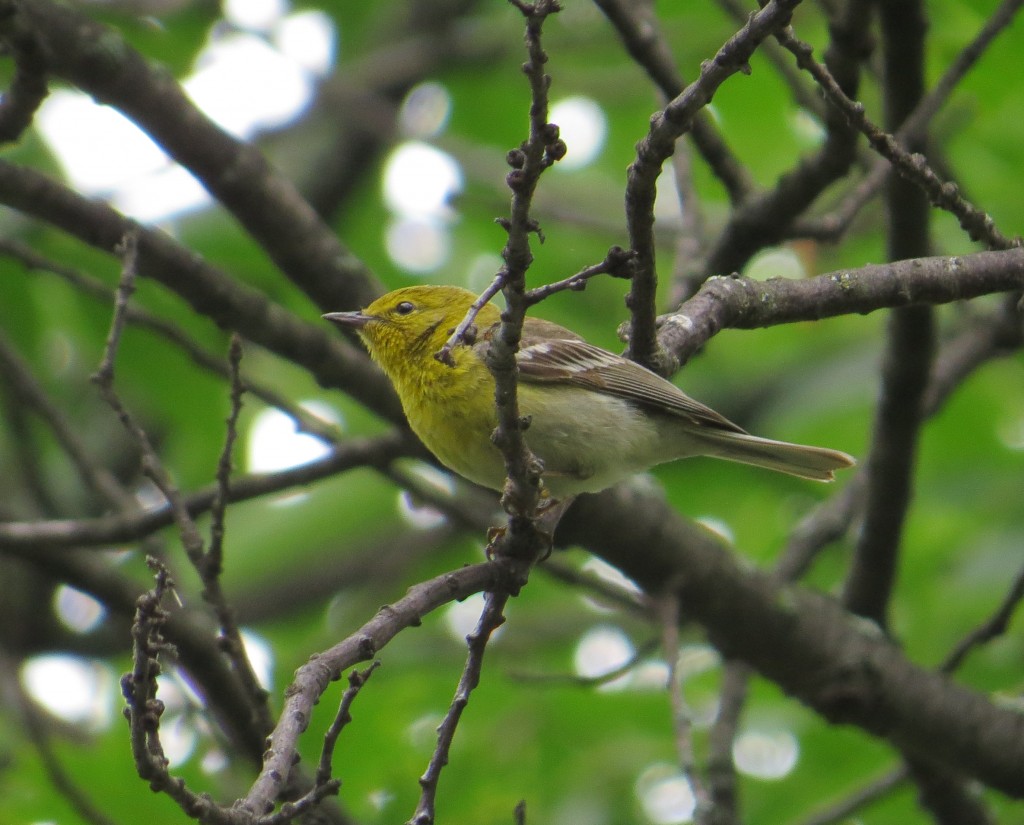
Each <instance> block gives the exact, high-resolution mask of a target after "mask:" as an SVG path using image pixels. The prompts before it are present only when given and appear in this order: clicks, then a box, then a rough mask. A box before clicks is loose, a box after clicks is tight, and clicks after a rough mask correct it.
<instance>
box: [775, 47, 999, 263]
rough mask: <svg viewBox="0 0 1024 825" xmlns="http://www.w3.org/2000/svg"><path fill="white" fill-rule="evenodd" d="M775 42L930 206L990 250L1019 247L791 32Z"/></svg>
mask: <svg viewBox="0 0 1024 825" xmlns="http://www.w3.org/2000/svg"><path fill="white" fill-rule="evenodd" d="M778 39H779V42H780V43H781V44H782V45H783V46H785V47H786V48H787V49H789V50H790V51H791V52H792V53H793V54H794V56H795V57H796V59H797V65H798V66H800V68H802V69H804V70H806V71H808V72H810V74H811V76H812V77H813V78H814V79H815V80H816V81H817V82H818V85H819V86H821V88H822V90H823V91H824V92H825V94H826V96H827V97H828V99H829V100H830V101H831V102H832V103H833V104H834V105H835V106H837V107H838V108H839V109H840V110H841V111H842V112H843V113H844V114H845V115H846V118H847V120H849V122H850V124H851V125H852V126H853V127H855V128H856V129H859V130H860V131H861V132H862V133H863V134H864V135H865V136H866V137H867V139H868V142H869V143H870V144H871V146H872V147H873V148H874V149H875V151H877V152H878V153H879V154H880V155H882V156H883V157H884V158H886V159H887V160H888V161H889V162H890V163H891V164H892V165H893V168H894V169H895V170H896V171H897V173H899V174H900V175H902V176H903V177H905V178H907V179H908V180H911V181H913V182H914V183H915V184H917V185H918V186H919V187H921V189H922V190H923V191H924V192H925V194H927V196H928V199H929V201H930V202H931V203H932V205H934V206H936V207H938V208H939V209H943V210H945V211H947V212H949V213H951V214H952V215H954V216H956V218H957V219H958V221H959V222H960V226H961V228H963V230H964V231H965V232H966V233H967V235H968V237H969V238H970V239H971V240H973V241H982V242H984V243H985V244H986V245H987V246H988V247H989V248H990V249H1010V248H1011V247H1014V246H1018V245H1019V242H1018V241H1015V240H1011V239H1010V238H1007V237H1006V236H1005V235H1003V234H1002V233H1001V232H1000V231H999V229H998V228H997V227H996V225H995V221H994V220H993V219H992V218H991V217H990V216H989V215H987V214H986V213H985V212H983V211H981V210H980V209H978V208H977V207H975V206H974V205H973V204H971V203H969V202H968V201H967V200H966V199H965V198H964V197H963V196H962V195H961V194H960V191H959V188H958V187H957V185H956V184H955V183H952V182H945V181H943V180H941V179H940V178H939V176H938V175H936V174H935V172H933V171H932V169H931V168H930V167H929V165H928V161H927V160H926V159H925V157H924V156H923V155H921V154H917V153H911V152H908V151H907V150H906V149H904V148H903V147H901V146H900V145H899V142H898V141H897V139H896V138H895V137H894V136H893V135H892V134H889V133H888V132H885V131H884V130H883V129H881V128H879V127H878V126H877V125H876V124H875V123H874V122H872V121H871V120H870V119H869V118H868V117H867V115H865V113H864V104H862V103H858V102H856V101H854V100H851V99H850V98H849V97H847V96H846V94H845V93H844V92H843V90H842V89H841V88H840V87H839V84H837V83H836V81H835V79H834V78H833V77H832V75H831V74H830V73H829V71H828V70H827V69H826V68H825V67H824V66H823V65H822V64H821V63H819V62H818V61H817V60H815V59H814V57H813V55H812V52H813V50H812V48H811V47H810V46H809V45H808V44H806V43H804V42H803V41H801V40H799V39H798V38H797V37H796V36H795V35H794V34H793V32H792V29H789V28H787V29H785V30H784V31H782V32H780V33H779V35H778Z"/></svg>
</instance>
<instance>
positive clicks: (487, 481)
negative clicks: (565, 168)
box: [323, 286, 854, 499]
mask: <svg viewBox="0 0 1024 825" xmlns="http://www.w3.org/2000/svg"><path fill="white" fill-rule="evenodd" d="M475 300H476V295H474V294H473V293H472V292H470V291H469V290H466V289H461V288H460V287H454V286H413V287H406V288H404V289H397V290H395V291H394V292H389V293H388V294H387V295H384V296H382V297H380V298H378V299H377V300H376V301H374V302H373V303H372V304H370V305H369V306H368V307H366V309H364V310H362V311H360V312H332V313H329V314H327V315H324V316H323V317H324V318H326V319H327V320H329V321H331V322H333V323H335V324H338V325H339V326H343V327H349V328H351V329H355V330H356V331H357V332H358V333H359V336H360V338H362V340H363V342H364V343H365V344H366V348H367V349H368V350H369V352H370V356H371V357H372V358H373V360H374V361H376V362H377V363H378V364H379V365H380V367H381V369H382V370H384V373H385V374H386V375H387V377H388V378H389V379H390V380H391V383H392V384H394V387H395V390H396V391H397V392H398V396H399V398H400V399H401V402H402V407H403V409H404V410H405V415H406V417H407V418H408V419H409V425H410V426H411V427H412V430H413V432H415V433H416V435H417V436H419V438H420V440H422V441H423V443H424V444H425V445H426V447H427V449H429V450H430V451H431V452H432V453H433V454H434V455H435V456H437V459H438V460H439V461H440V462H441V463H442V464H444V465H445V466H446V467H448V468H449V469H451V470H453V471H454V472H456V473H458V474H459V475H461V476H463V477H465V478H467V479H469V480H470V481H473V482H476V483H477V484H480V485H483V486H484V487H490V488H491V489H493V490H501V489H502V487H503V486H504V482H505V464H504V460H503V458H502V454H501V452H500V451H499V450H498V448H497V447H495V446H494V444H493V443H492V442H491V433H492V432H493V431H494V429H495V427H496V426H497V414H496V411H495V406H494V378H493V376H492V375H491V372H490V370H489V369H488V368H487V364H486V361H485V357H486V352H487V348H488V347H489V346H490V344H491V341H492V339H493V338H494V336H495V335H496V334H497V330H498V326H499V323H500V312H499V310H498V309H497V307H495V306H493V305H491V304H488V305H486V306H484V307H483V309H482V310H481V311H480V314H479V315H478V316H477V319H476V325H477V328H478V329H479V330H480V331H479V332H478V334H477V335H476V337H475V339H474V341H473V343H471V344H469V343H463V344H460V345H458V346H456V347H455V348H454V349H453V351H452V353H451V355H452V365H451V366H449V365H447V364H444V363H441V362H440V361H438V360H437V359H436V358H435V357H434V355H435V353H437V352H438V351H439V350H440V349H441V348H442V347H443V346H444V344H445V342H446V341H447V339H448V337H449V336H450V335H451V333H452V332H453V331H454V329H455V327H456V326H458V324H459V322H460V321H461V320H462V319H463V318H464V317H465V315H466V312H467V311H468V310H469V308H470V305H471V304H472V303H473V302H474V301H475ZM516 358H517V362H518V366H519V386H518V390H519V410H520V414H521V415H524V416H528V417H529V419H530V425H529V428H528V429H527V430H526V441H527V444H528V445H529V447H530V449H531V450H532V451H533V452H534V454H536V456H537V457H538V458H539V459H541V461H542V462H543V463H544V476H543V479H544V486H545V488H546V489H547V491H548V492H549V494H550V495H551V496H552V497H553V498H555V499H564V498H567V497H569V496H574V495H576V494H578V493H595V492H598V491H600V490H604V489H605V488H607V487H610V486H612V485H613V484H615V483H616V482H618V481H621V480H622V479H624V478H628V477H629V476H631V475H633V474H635V473H638V472H642V471H644V470H647V469H649V468H650V467H653V466H654V465H656V464H662V463H664V462H667V461H674V460H675V459H678V458H686V457H689V456H698V455H705V456H714V457H716V458H724V459H728V460H730V461H739V462H743V463H744V464H753V465H756V466H758V467H766V468H768V469H770V470H777V471H779V472H782V473H789V474H791V475H795V476H801V477H803V478H809V479H814V480H817V481H831V480H832V478H833V471H834V470H840V469H843V468H844V467H850V466H852V465H853V464H854V460H853V458H851V457H850V456H848V455H847V454H846V453H842V452H839V451H838V450H830V449H826V448H823V447H807V446H803V445H800V444H789V443H787V442H784V441H773V440H771V439H767V438H759V437H758V436H754V435H750V434H749V433H747V432H745V431H744V430H743V429H741V428H740V427H738V426H737V425H736V424H733V423H732V422H731V421H729V420H728V419H726V418H724V417H723V416H721V415H719V414H718V413H716V412H715V411H714V410H712V409H710V408H709V407H706V406H704V405H703V404H701V403H700V402H698V401H694V400H693V399H692V398H690V397H689V396H688V395H686V394H685V393H684V392H683V391H682V390H680V389H679V388H678V387H676V386H675V385H674V384H672V383H670V382H669V381H666V380H665V379H664V378H662V377H661V376H659V375H657V374H656V373H653V372H651V371H650V370H648V369H646V368H644V367H642V366H640V365H639V364H637V363H635V362H634V361H630V360H628V359H626V358H623V357H622V356H620V355H616V354H615V353H612V352H609V351H607V350H604V349H601V348H600V347H595V346H593V345H591V344H588V343H587V342H586V341H584V340H583V339H582V338H581V337H580V336H578V335H577V334H576V333H574V332H571V331H570V330H567V329H565V328H564V327H561V326H558V325H557V324H553V323H551V322H549V321H543V320H540V319H537V318H527V319H526V323H525V324H524V325H523V336H522V341H521V344H520V349H519V352H518V354H517V356H516Z"/></svg>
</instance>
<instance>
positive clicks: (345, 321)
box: [320, 312, 373, 329]
mask: <svg viewBox="0 0 1024 825" xmlns="http://www.w3.org/2000/svg"><path fill="white" fill-rule="evenodd" d="M320 317H321V318H323V319H324V320H325V321H330V322H331V323H332V324H337V325H338V326H339V327H348V328H349V329H362V328H363V327H365V326H366V325H367V324H368V323H370V321H372V320H373V316H372V315H367V314H366V313H364V312H328V313H327V314H326V315H321V316H320Z"/></svg>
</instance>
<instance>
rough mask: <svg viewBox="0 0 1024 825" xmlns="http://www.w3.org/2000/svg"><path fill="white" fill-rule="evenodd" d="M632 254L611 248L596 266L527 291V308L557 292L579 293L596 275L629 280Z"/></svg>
mask: <svg viewBox="0 0 1024 825" xmlns="http://www.w3.org/2000/svg"><path fill="white" fill-rule="evenodd" d="M633 257H634V256H633V253H631V252H628V251H627V250H625V249H623V248H622V247H621V246H613V247H612V248H611V249H609V250H608V254H607V255H606V256H605V259H604V260H603V261H601V262H600V263H598V264H593V265H591V266H587V267H584V268H583V269H581V270H580V271H579V272H577V273H576V274H575V275H570V276H569V277H568V278H563V279H562V280H560V281H552V282H551V283H549V284H544V286H539V287H536V288H534V289H531V290H529V291H528V292H527V293H526V295H525V296H524V297H525V300H526V304H527V306H533V305H534V304H539V303H540V302H541V301H543V300H544V299H545V298H548V297H549V296H551V295H554V294H555V293H557V292H564V291H566V290H570V291H573V292H580V291H582V290H583V289H585V288H586V286H587V281H589V280H590V279H591V278H593V277H595V276H596V275H611V276H612V277H613V278H631V277H632V261H633Z"/></svg>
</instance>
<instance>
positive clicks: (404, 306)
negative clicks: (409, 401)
mask: <svg viewBox="0 0 1024 825" xmlns="http://www.w3.org/2000/svg"><path fill="white" fill-rule="evenodd" d="M414 309H416V306H415V305H414V304H413V302H412V301H402V302H401V303H400V304H396V305H395V312H396V313H398V314H399V315H408V314H409V313H410V312H412V311H413V310H414Z"/></svg>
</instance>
